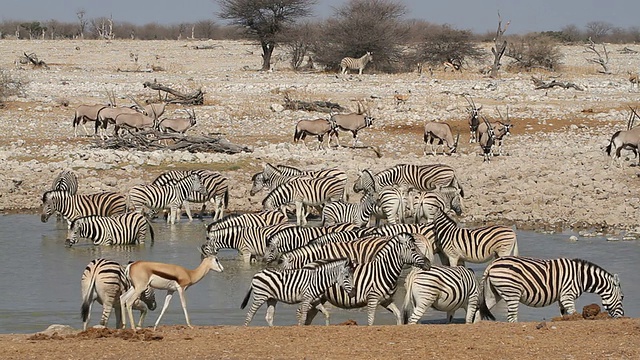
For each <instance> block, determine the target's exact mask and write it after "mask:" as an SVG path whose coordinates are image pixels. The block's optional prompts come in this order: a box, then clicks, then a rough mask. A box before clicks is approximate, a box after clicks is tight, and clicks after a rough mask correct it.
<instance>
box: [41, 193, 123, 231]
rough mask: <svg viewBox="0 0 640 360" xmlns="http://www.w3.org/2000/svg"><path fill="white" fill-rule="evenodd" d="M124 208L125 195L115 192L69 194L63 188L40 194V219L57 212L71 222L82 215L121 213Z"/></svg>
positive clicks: (43, 219) (45, 220)
mask: <svg viewBox="0 0 640 360" xmlns="http://www.w3.org/2000/svg"><path fill="white" fill-rule="evenodd" d="M126 208H127V206H126V200H125V197H124V196H122V195H121V194H118V193H115V192H103V193H98V194H90V195H70V194H69V193H68V192H66V191H63V190H50V191H47V192H45V193H44V194H43V195H42V214H41V216H40V220H41V221H42V222H47V220H49V217H50V216H51V215H53V214H54V213H56V212H57V213H60V214H61V215H62V217H64V218H65V219H66V220H67V222H69V224H71V222H72V221H73V220H75V219H77V218H79V217H83V216H89V215H102V216H111V215H117V214H123V213H124V212H125V211H126Z"/></svg>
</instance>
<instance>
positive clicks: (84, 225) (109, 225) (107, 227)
mask: <svg viewBox="0 0 640 360" xmlns="http://www.w3.org/2000/svg"><path fill="white" fill-rule="evenodd" d="M147 231H148V232H149V234H150V236H151V242H153V240H154V235H153V227H152V226H151V223H150V222H149V219H147V218H146V217H144V216H143V215H142V214H139V213H126V214H121V215H114V216H99V215H90V216H84V217H81V218H78V219H75V220H74V221H73V222H72V223H71V227H70V228H69V231H68V232H67V239H66V240H65V242H64V244H65V245H66V246H69V247H71V246H72V245H74V244H76V243H77V242H78V238H87V239H90V240H92V241H93V245H134V244H136V243H139V244H142V243H144V240H145V238H146V237H147Z"/></svg>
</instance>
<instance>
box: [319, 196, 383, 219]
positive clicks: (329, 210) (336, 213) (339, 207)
mask: <svg viewBox="0 0 640 360" xmlns="http://www.w3.org/2000/svg"><path fill="white" fill-rule="evenodd" d="M375 206H376V194H372V193H366V194H364V195H363V196H362V199H360V202H358V203H348V202H344V201H342V200H340V201H334V202H331V203H329V204H327V205H325V206H324V207H323V208H322V226H329V225H335V224H339V223H351V224H354V225H356V226H367V225H368V224H369V220H370V219H371V214H372V213H373V210H374V208H375Z"/></svg>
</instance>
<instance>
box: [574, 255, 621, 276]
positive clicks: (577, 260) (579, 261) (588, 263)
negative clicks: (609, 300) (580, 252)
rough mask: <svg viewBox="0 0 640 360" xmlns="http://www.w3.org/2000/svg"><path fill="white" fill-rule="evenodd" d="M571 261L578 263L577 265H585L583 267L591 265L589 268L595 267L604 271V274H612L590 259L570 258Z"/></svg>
mask: <svg viewBox="0 0 640 360" xmlns="http://www.w3.org/2000/svg"><path fill="white" fill-rule="evenodd" d="M571 260H572V261H573V262H576V263H578V264H579V265H582V266H585V267H591V268H595V269H596V270H599V271H604V272H605V273H606V274H609V275H611V276H613V274H611V273H610V272H608V271H607V270H605V269H604V268H603V267H602V266H600V265H598V264H594V263H592V262H591V261H588V260H584V259H577V258H576V259H571Z"/></svg>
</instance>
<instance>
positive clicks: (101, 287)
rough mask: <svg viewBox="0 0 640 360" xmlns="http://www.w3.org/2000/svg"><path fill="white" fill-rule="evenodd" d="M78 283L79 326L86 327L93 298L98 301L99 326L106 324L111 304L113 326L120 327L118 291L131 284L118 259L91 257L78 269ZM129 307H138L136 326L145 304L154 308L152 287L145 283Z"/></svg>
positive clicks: (122, 291)
mask: <svg viewBox="0 0 640 360" xmlns="http://www.w3.org/2000/svg"><path fill="white" fill-rule="evenodd" d="M80 287H81V289H82V310H81V316H82V322H83V324H82V329H83V330H87V324H88V323H89V318H90V316H91V305H92V304H93V302H94V301H97V302H98V303H99V304H101V305H102V318H101V319H100V325H101V326H107V323H108V322H109V316H110V315H111V310H112V309H113V308H114V307H115V309H116V328H117V329H120V328H122V326H123V325H122V312H121V309H120V294H122V293H124V292H126V291H127V290H128V289H129V288H130V287H131V281H130V280H129V277H128V276H127V275H126V274H125V270H124V268H123V267H122V266H121V265H120V264H119V263H117V262H115V261H112V260H107V259H95V260H92V261H91V262H90V263H89V264H88V265H87V267H86V268H85V269H84V272H83V273H82V280H81V282H80ZM145 304H146V306H145ZM133 308H134V309H136V310H139V311H140V321H139V322H138V327H142V323H143V322H144V318H145V316H146V314H147V308H149V310H152V311H153V310H155V309H156V297H155V293H154V291H153V289H152V288H150V287H147V288H146V289H145V291H144V292H143V293H142V295H141V296H140V299H139V300H137V301H136V302H135V303H134V304H133Z"/></svg>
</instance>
